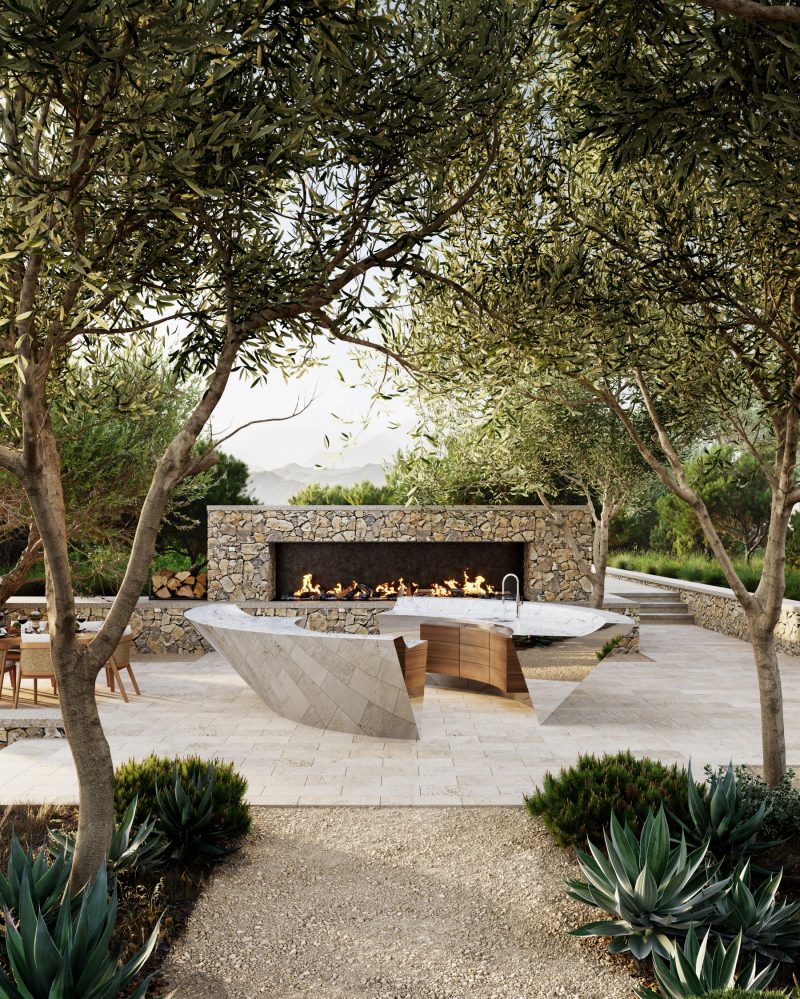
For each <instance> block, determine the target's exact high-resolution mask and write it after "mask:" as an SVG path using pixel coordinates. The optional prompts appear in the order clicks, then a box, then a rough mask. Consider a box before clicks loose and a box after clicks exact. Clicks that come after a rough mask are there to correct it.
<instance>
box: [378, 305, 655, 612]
mask: <svg viewBox="0 0 800 999" xmlns="http://www.w3.org/2000/svg"><path fill="white" fill-rule="evenodd" d="M422 325H423V320H422V317H421V316H419V315H417V316H416V317H415V320H414V326H415V334H414V335H415V338H416V339H415V342H416V344H417V348H418V349H417V355H416V356H417V361H418V363H420V360H421V352H420V350H419V347H420V346H421V342H422V336H421V334H422V329H421V327H422ZM435 329H436V327H435V326H434V331H433V334H432V340H429V343H431V342H432V343H435V342H436V332H435ZM473 337H474V339H473V342H475V340H477V337H476V336H475V334H474V333H473ZM471 339H472V338H471ZM441 356H442V352H441V351H440V352H435V353H434V354H432V355H431V357H430V361H431V363H430V364H429V366H428V368H427V370H426V382H427V384H428V387H429V389H430V388H432V386H433V384H434V383H435V382H434V379H436V380H438V381H439V382H440V383H441V384H442V386H443V387H445V386H446V391H447V394H448V399H447V401H439V402H436V403H434V404H432V405H430V406H429V407H428V408H427V409H426V411H425V413H424V417H423V421H422V424H421V427H422V428H423V429H424V438H423V443H422V444H421V446H419V447H417V448H416V449H415V450H414V451H411V452H408V453H405V454H401V455H399V456H398V459H397V464H396V467H395V470H394V473H393V482H394V485H395V488H396V489H397V490H398V491H399V492H401V493H402V494H404V495H405V496H406V500H407V502H417V503H464V502H467V503H469V502H475V503H481V502H490V503H508V502H520V501H522V502H531V501H532V500H533V501H536V500H538V502H539V503H541V505H542V506H544V508H545V509H546V510H547V512H548V515H549V516H550V518H551V519H552V520H553V521H554V523H555V524H557V525H558V527H559V528H560V530H561V531H562V532H563V536H564V538H565V540H566V543H567V545H568V546H569V549H570V552H571V554H572V557H573V558H574V560H575V564H576V565H577V567H578V570H579V571H580V573H581V574H582V576H583V578H584V580H585V585H586V587H587V588H588V594H589V596H588V599H589V603H590V606H592V607H602V605H603V600H604V599H605V582H606V570H607V568H608V539H609V529H610V525H611V521H612V520H613V518H614V517H615V516H617V514H619V513H621V512H622V511H623V510H633V509H635V508H636V507H637V505H638V504H640V503H641V502H642V501H643V500H644V498H645V497H646V496H649V494H650V493H651V492H652V479H653V477H652V475H651V474H650V472H649V469H648V468H647V466H646V465H645V463H644V462H643V461H642V459H641V457H640V455H639V452H638V451H637V449H636V448H635V447H634V446H633V444H632V443H631V441H630V439H629V437H628V435H627V433H626V432H625V430H624V428H623V427H622V426H621V425H620V423H619V421H618V420H617V419H616V418H615V417H614V416H613V414H611V413H609V411H608V409H607V408H606V407H605V406H604V405H603V404H602V403H599V402H598V401H597V400H596V399H595V398H593V397H592V396H591V395H590V394H588V393H586V392H585V391H581V390H579V389H578V388H577V387H576V386H575V385H569V384H567V385H559V386H557V387H556V386H552V385H551V386H550V387H549V389H548V391H547V393H543V394H542V397H539V398H536V397H534V396H533V395H532V394H531V393H529V392H526V391H525V388H524V385H523V386H520V385H519V382H518V379H519V375H520V371H521V368H520V365H522V367H523V368H524V365H525V360H524V358H519V357H518V358H517V359H516V363H513V364H511V365H509V367H508V370H507V371H506V373H505V377H504V379H502V380H501V378H500V371H499V370H498V367H497V366H495V367H494V368H493V371H492V378H491V379H490V378H487V377H486V369H485V368H483V366H481V365H478V366H477V367H472V365H470V362H469V358H468V357H466V356H461V355H459V354H458V353H457V352H456V351H452V352H448V353H447V355H446V361H445V363H444V364H442V363H435V358H441ZM512 356H513V352H512V347H511V344H509V343H506V357H507V359H508V360H510V359H511V357H512ZM509 385H511V386H514V387H512V388H510V389H509ZM456 387H457V388H458V392H459V393H461V394H462V395H461V397H462V399H463V402H462V404H461V405H457V404H456V405H454V404H453V402H452V395H453V391H454V388H456ZM545 396H546V397H545ZM476 400H481V404H480V405H479V406H478V405H477V403H476ZM565 502H566V503H575V502H579V503H581V502H582V503H585V505H586V509H587V511H588V512H589V514H590V516H591V519H592V525H593V530H592V554H591V557H587V556H586V553H585V550H584V548H583V546H582V545H581V543H580V539H579V538H578V535H577V532H576V530H575V527H574V525H573V524H572V523H571V522H570V521H569V519H568V518H566V517H564V516H563V515H562V513H561V511H560V510H559V507H558V504H559V503H565Z"/></svg>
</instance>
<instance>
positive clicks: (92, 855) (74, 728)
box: [53, 649, 114, 891]
mask: <svg viewBox="0 0 800 999" xmlns="http://www.w3.org/2000/svg"><path fill="white" fill-rule="evenodd" d="M82 658H83V657H82V656H81V654H80V651H76V652H74V653H73V654H72V655H71V656H70V655H69V653H66V654H65V653H59V652H58V651H56V650H55V649H54V651H53V662H54V665H55V667H56V672H57V674H58V676H59V695H60V700H61V717H62V718H63V720H64V731H65V733H66V736H67V739H68V740H69V747H70V750H71V751H72V758H73V760H74V761H75V770H76V771H77V775H78V804H79V811H78V843H79V844H80V850H76V852H75V857H74V860H73V866H72V873H71V875H70V882H69V883H70V889H71V890H72V891H77V890H78V889H79V888H81V887H83V886H84V885H85V884H87V883H88V882H90V881H93V880H94V879H95V877H97V872H98V871H99V870H100V868H101V866H102V865H103V863H104V862H105V858H106V855H107V853H108V847H109V844H110V843H111V835H112V832H113V822H114V764H113V762H112V759H111V750H110V749H109V745H108V740H107V739H106V737H105V733H104V732H103V726H102V724H101V722H100V715H99V714H98V711H97V702H96V700H95V676H94V671H91V674H90V675H87V670H86V668H85V664H84V663H83V662H82V661H81V660H82Z"/></svg>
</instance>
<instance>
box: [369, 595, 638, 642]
mask: <svg viewBox="0 0 800 999" xmlns="http://www.w3.org/2000/svg"><path fill="white" fill-rule="evenodd" d="M443 619H445V620H448V621H459V622H465V623H467V624H469V623H470V622H474V623H476V624H497V625H502V626H503V627H504V628H508V629H509V630H510V632H511V634H512V635H529V636H533V635H541V636H547V637H548V638H578V637H580V636H582V635H591V634H592V632H595V631H598V630H599V629H600V628H602V627H604V626H605V625H607V624H620V625H627V626H628V627H633V626H634V622H633V621H632V620H631V618H629V617H627V616H626V615H625V614H617V613H615V612H614V611H605V610H594V609H593V608H590V607H577V606H575V605H573V604H560V603H555V602H552V603H551V602H542V603H539V602H537V601H531V600H526V601H523V603H521V604H520V608H519V617H517V609H516V605H515V603H514V601H513V600H492V599H481V600H475V599H472V598H470V597H398V598H397V600H396V601H395V604H394V607H393V608H392V610H390V611H384V613H383V614H381V615H380V618H379V619H378V620H379V627H380V629H381V632H391V633H393V634H397V633H398V632H403V631H406V630H407V629H409V628H413V627H414V626H418V625H419V624H420V623H421V622H423V621H429V622H436V621H441V620H443Z"/></svg>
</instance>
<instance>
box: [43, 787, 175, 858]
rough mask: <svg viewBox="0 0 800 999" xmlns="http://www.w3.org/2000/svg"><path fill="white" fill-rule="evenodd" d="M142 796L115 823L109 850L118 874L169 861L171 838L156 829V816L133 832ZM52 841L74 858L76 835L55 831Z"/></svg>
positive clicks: (109, 856)
mask: <svg viewBox="0 0 800 999" xmlns="http://www.w3.org/2000/svg"><path fill="white" fill-rule="evenodd" d="M137 805H138V797H134V798H133V800H132V801H131V803H130V805H128V807H127V808H126V809H125V814H124V815H123V817H122V821H121V822H120V823H119V825H116V824H115V826H114V832H113V834H112V837H111V847H110V849H109V852H108V870H109V872H110V873H111V874H112V875H113V876H114V877H116V875H118V874H119V873H120V872H121V871H133V870H138V871H142V872H146V871H156V870H158V869H159V868H160V867H163V866H164V864H165V863H166V852H167V841H166V839H165V838H164V836H163V835H162V834H161V833H160V832H158V830H157V829H156V820H155V819H150V818H148V819H145V821H144V822H142V824H141V825H140V826H139V828H138V829H137V830H136V832H135V834H133V836H132V833H133V824H134V821H135V819H136V808H137ZM50 838H51V840H52V841H53V842H54V843H56V844H57V845H58V847H59V849H60V850H61V851H62V852H63V853H64V854H65V855H66V856H67V857H68V858H69V859H70V861H71V860H72V857H73V854H74V852H75V837H74V836H70V835H65V834H64V833H58V832H51V833H50Z"/></svg>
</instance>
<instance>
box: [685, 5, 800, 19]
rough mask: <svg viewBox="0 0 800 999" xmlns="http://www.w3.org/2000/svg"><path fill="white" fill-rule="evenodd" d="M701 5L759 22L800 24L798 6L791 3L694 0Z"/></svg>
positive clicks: (799, 8) (799, 9)
mask: <svg viewBox="0 0 800 999" xmlns="http://www.w3.org/2000/svg"><path fill="white" fill-rule="evenodd" d="M695 2H696V3H698V4H699V5H700V6H701V7H710V8H711V9H712V10H720V11H722V12H723V13H724V14H733V15H735V16H736V17H742V18H744V19H745V20H746V21H757V22H759V23H761V24H800V7H795V6H793V5H791V4H766V3H759V2H758V0H695Z"/></svg>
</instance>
